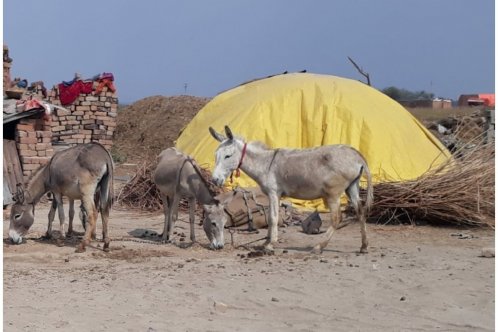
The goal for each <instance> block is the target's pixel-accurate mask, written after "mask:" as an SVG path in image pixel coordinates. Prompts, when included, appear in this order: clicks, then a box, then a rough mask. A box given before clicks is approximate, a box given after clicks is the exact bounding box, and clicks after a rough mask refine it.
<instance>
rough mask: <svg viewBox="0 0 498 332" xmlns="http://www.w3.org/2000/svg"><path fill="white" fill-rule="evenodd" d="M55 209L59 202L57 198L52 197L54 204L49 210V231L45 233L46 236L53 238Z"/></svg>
mask: <svg viewBox="0 0 498 332" xmlns="http://www.w3.org/2000/svg"><path fill="white" fill-rule="evenodd" d="M55 210H57V202H56V201H55V199H52V205H51V206H50V211H49V212H48V226H47V232H46V233H45V238H47V239H50V238H52V223H53V222H54V218H55Z"/></svg>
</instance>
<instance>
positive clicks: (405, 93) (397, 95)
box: [381, 86, 434, 101]
mask: <svg viewBox="0 0 498 332" xmlns="http://www.w3.org/2000/svg"><path fill="white" fill-rule="evenodd" d="M381 91H382V92H383V93H384V94H386V95H388V96H389V97H391V98H392V99H394V100H397V101H399V100H403V101H410V100H427V99H433V98H434V94H433V93H430V92H426V91H424V90H422V91H409V90H406V89H400V88H397V87H394V86H390V87H387V88H385V89H383V90H381Z"/></svg>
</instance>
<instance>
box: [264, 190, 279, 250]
mask: <svg viewBox="0 0 498 332" xmlns="http://www.w3.org/2000/svg"><path fill="white" fill-rule="evenodd" d="M268 198H269V200H270V219H269V220H268V238H267V239H266V242H265V249H266V250H273V244H274V243H276V242H277V241H278V205H279V201H280V199H279V197H278V195H277V194H276V193H271V194H269V195H268Z"/></svg>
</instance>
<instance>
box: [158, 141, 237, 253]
mask: <svg viewBox="0 0 498 332" xmlns="http://www.w3.org/2000/svg"><path fill="white" fill-rule="evenodd" d="M158 158H159V162H158V164H157V167H156V170H155V171H154V183H155V184H156V186H157V188H158V189H159V191H160V192H161V198H162V201H163V206H164V231H163V235H162V238H163V241H164V242H170V241H171V240H172V236H173V229H174V227H175V221H176V219H177V218H178V203H179V201H180V198H182V197H185V198H187V199H188V205H189V219H190V240H191V241H192V242H195V232H194V221H195V202H196V201H198V202H199V203H201V204H203V208H204V212H205V213H204V214H205V218H204V220H203V228H204V232H206V236H207V237H208V239H209V242H210V247H211V249H222V248H223V246H224V243H225V241H224V236H223V229H224V227H225V224H226V221H227V217H226V216H225V213H224V206H223V204H222V203H221V202H220V201H219V200H218V199H217V198H216V197H214V194H213V193H212V192H211V191H210V190H209V185H208V184H207V182H206V180H204V178H203V177H202V175H201V173H200V171H199V169H198V166H197V165H196V164H195V162H194V161H193V160H192V159H191V158H190V157H188V156H186V155H184V154H183V153H181V152H180V151H178V150H177V149H175V148H168V149H165V150H163V151H162V152H161V153H160V154H159V157H158Z"/></svg>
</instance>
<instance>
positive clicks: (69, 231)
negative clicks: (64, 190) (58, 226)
mask: <svg viewBox="0 0 498 332" xmlns="http://www.w3.org/2000/svg"><path fill="white" fill-rule="evenodd" d="M73 220H74V199H71V198H69V226H68V228H67V237H72V236H73Z"/></svg>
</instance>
